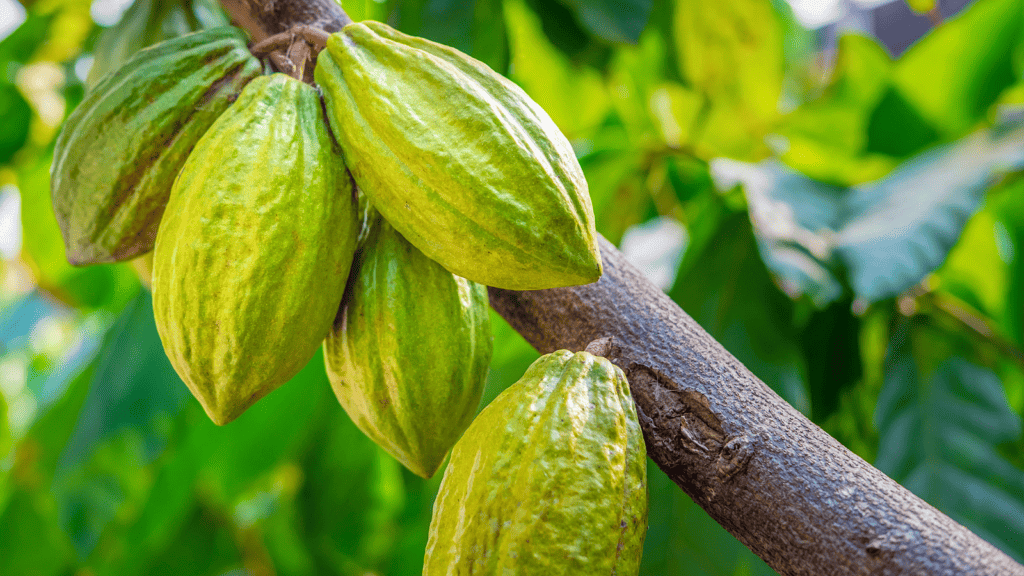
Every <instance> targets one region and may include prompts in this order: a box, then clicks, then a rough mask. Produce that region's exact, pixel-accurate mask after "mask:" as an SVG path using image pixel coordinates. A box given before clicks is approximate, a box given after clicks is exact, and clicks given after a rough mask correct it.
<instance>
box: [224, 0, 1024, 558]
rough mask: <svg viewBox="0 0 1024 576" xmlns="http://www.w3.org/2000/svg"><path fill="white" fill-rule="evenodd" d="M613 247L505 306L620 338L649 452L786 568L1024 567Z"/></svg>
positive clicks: (558, 336) (521, 316)
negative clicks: (912, 486)
mask: <svg viewBox="0 0 1024 576" xmlns="http://www.w3.org/2000/svg"><path fill="white" fill-rule="evenodd" d="M222 4H223V5H224V7H225V8H226V9H227V11H228V13H229V14H231V16H232V18H233V19H234V20H235V21H236V22H237V23H239V24H240V25H241V26H242V27H244V28H245V29H246V30H247V31H248V32H249V33H250V34H251V35H252V36H253V38H254V40H257V41H258V40H262V39H263V38H266V37H267V36H270V35H272V34H274V33H277V32H280V31H282V30H285V29H287V28H289V27H291V26H292V25H295V24H303V23H306V24H313V25H317V26H319V27H322V28H326V29H327V30H336V29H338V28H339V27H340V25H341V24H342V23H343V22H345V21H346V19H347V17H346V16H344V13H343V12H342V11H341V9H340V8H339V7H338V6H337V5H336V4H334V3H333V2H332V1H331V0H222ZM325 23H326V25H325ZM601 251H602V254H603V256H604V266H605V274H604V276H603V277H602V278H601V280H600V281H598V282H597V283H595V284H591V285H588V286H577V287H572V288H559V289H554V290H539V291H528V292H514V291H508V290H499V289H495V288H491V290H490V296H491V305H492V307H493V308H494V309H495V310H496V311H497V312H498V313H499V314H501V315H502V316H503V317H504V318H505V319H506V320H508V321H509V323H510V324H511V325H512V326H513V327H514V328H515V329H516V330H517V331H519V332H520V333H521V334H522V335H523V336H524V337H525V338H526V339H527V340H528V341H529V342H530V343H531V344H532V345H533V346H534V347H536V348H537V349H538V350H539V351H541V352H542V353H546V352H551V351H553V350H557V349H561V348H566V349H569V350H583V349H584V348H586V347H587V345H588V344H589V343H591V342H592V341H594V340H598V339H602V338H606V339H609V340H607V341H606V342H604V343H601V346H603V347H604V349H605V350H608V352H609V354H608V355H609V357H610V359H611V360H612V361H613V362H615V363H616V364H618V365H619V366H620V367H622V369H623V370H624V371H625V372H626V376H627V377H628V379H629V383H630V388H631V390H632V392H633V398H634V400H635V402H636V405H637V408H638V413H639V414H640V419H641V425H642V427H643V429H644V437H645V440H646V442H647V447H648V448H647V449H648V454H649V455H650V457H651V458H652V459H653V460H654V462H655V463H657V464H658V466H659V467H660V468H661V469H662V470H664V471H665V472H666V473H667V474H668V475H669V476H670V477H671V478H672V479H673V480H674V481H675V482H676V484H678V485H679V486H680V487H681V488H682V489H683V490H684V491H685V492H686V493H687V494H689V495H690V497H691V498H693V500H694V501H695V502H696V503H697V504H699V505H700V506H701V507H702V508H704V509H705V510H706V511H707V512H708V513H709V514H710V515H711V517H712V518H714V519H715V520H716V521H717V522H719V523H720V524H721V525H722V526H724V527H725V528H726V529H727V530H728V531H729V532H731V533H732V534H733V535H734V536H736V537H737V538H738V539H739V540H740V541H741V542H743V543H744V544H745V545H746V546H747V547H749V548H750V549H751V550H753V551H754V553H756V554H757V555H758V556H760V557H761V558H763V559H764V560H765V561H766V562H767V563H768V564H769V565H770V566H772V567H773V568H774V569H775V570H777V571H778V572H779V573H780V574H786V575H790V574H792V575H797V574H806V575H813V576H820V575H822V574H851V575H852V574H885V575H888V574H950V575H952V574H991V575H996V574H1000V575H1010V574H1016V575H1020V574H1022V573H1024V567H1022V566H1021V565H1019V564H1017V563H1016V562H1014V561H1013V560H1012V559H1011V558H1010V557H1009V556H1007V555H1006V554H1004V553H1003V552H1001V551H999V550H998V549H996V548H995V547H994V546H992V545H991V544H988V543H987V542H985V541H984V540H982V539H981V538H979V537H978V536H976V535H975V534H973V533H972V532H970V531H968V530H967V529H966V528H964V527H963V526H961V525H959V524H957V523H956V522H954V521H953V520H951V519H950V518H949V517H947V516H945V515H944V514H942V513H941V512H939V511H938V510H936V509H935V508H933V507H931V506H930V505H928V504H927V503H925V502H924V501H923V500H921V499H920V498H918V497H917V496H915V495H913V494H912V493H911V492H910V491H908V490H906V489H905V488H903V487H902V486H900V485H899V484H897V483H896V482H894V481H893V480H891V479H890V478H888V477H887V476H885V475H884V474H882V473H881V472H880V471H878V470H877V469H875V468H873V467H872V466H871V465H869V464H868V463H867V462H865V461H864V460H862V459H861V458H860V457H858V456H857V455H855V454H853V453H852V452H850V451H849V450H847V449H846V448H845V447H844V446H843V445H841V444H840V443H839V442H837V441H836V440H835V439H833V438H832V437H831V436H829V435H828V434H826V433H825V432H824V431H823V430H822V429H821V428H819V427H818V426H816V425H815V424H814V423H812V422H811V421H810V420H808V419H807V418H805V417H804V416H803V415H802V414H800V413H799V412H797V411H796V410H795V409H793V408H792V407H791V406H790V405H789V404H787V403H786V402H785V401H784V400H782V399H781V398H780V397H779V396H778V395H776V394H775V393H774V392H772V391H771V390H770V389H769V388H768V387H767V386H766V385H765V384H764V383H763V382H761V381H760V380H758V379H757V378H756V377H755V376H754V375H753V374H751V373H750V371H748V370H747V369H746V368H745V367H744V366H743V365H742V364H740V362H739V361H738V360H736V359H735V358H734V357H733V356H732V355H731V354H729V353H728V352H727V351H726V350H725V349H724V348H722V346H721V345H720V344H718V342H716V341H715V340H714V339H713V338H711V336H710V335H708V333H707V332H705V331H704V330H703V329H702V328H701V327H700V326H699V325H697V323H696V322H694V321H693V319H692V318H690V317H689V316H688V315H687V314H686V313H685V312H683V311H682V310H681V309H680V308H679V307H678V306H677V305H676V304H675V303H674V302H672V300H671V299H669V298H668V297H667V296H666V295H665V294H664V293H662V292H661V291H660V290H658V289H657V288H656V287H655V286H653V285H652V284H651V283H649V282H648V281H647V280H646V279H645V278H643V276H642V275H641V274H640V273H639V272H637V271H636V270H635V269H634V268H633V267H632V266H630V265H629V264H628V263H627V262H626V261H625V259H624V258H623V256H622V254H621V253H619V251H618V250H616V249H615V247H614V246H612V245H611V244H610V243H608V242H607V241H605V240H603V239H602V243H601Z"/></svg>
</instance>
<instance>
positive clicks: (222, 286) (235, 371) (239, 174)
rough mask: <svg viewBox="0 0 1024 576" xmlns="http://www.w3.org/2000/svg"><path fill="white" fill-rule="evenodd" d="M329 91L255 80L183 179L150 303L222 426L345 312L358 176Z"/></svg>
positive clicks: (305, 355)
mask: <svg viewBox="0 0 1024 576" xmlns="http://www.w3.org/2000/svg"><path fill="white" fill-rule="evenodd" d="M339 155H340V151H339V150H338V149H337V146H336V145H335V144H334V142H333V140H332V139H331V136H330V135H329V133H328V132H327V125H326V123H325V120H324V118H323V110H322V108H321V105H320V98H319V96H318V95H317V93H316V91H315V90H314V89H313V88H312V87H311V86H309V85H306V84H303V83H302V82H299V81H297V80H294V79H292V78H290V77H287V76H285V75H283V74H273V75H271V76H262V77H260V78H257V79H255V80H253V81H252V82H251V83H250V84H249V85H248V86H246V88H245V90H244V91H243V92H242V95H241V96H240V97H239V99H238V101H237V102H236V103H235V104H234V105H233V106H232V107H231V108H229V109H228V110H227V112H225V113H224V115H222V116H221V117H220V118H219V119H218V120H217V122H216V123H215V124H214V125H213V126H212V127H211V128H210V130H209V132H207V134H206V135H205V136H203V138H202V139H201V140H200V141H199V143H198V144H197V145H196V147H195V150H194V151H193V152H192V154H191V155H190V156H189V157H188V161H187V162H186V163H185V166H184V167H183V168H182V170H181V174H180V175H179V176H178V179H177V180H176V181H175V183H174V190H173V191H172V193H171V199H170V202H169V203H168V207H167V213H166V216H165V217H164V221H163V223H162V224H161V225H160V232H159V234H158V235H157V241H156V251H155V254H154V258H153V310H154V315H155V317H156V325H157V329H158V331H159V333H160V339H161V341H162V342H163V345H164V350H165V351H166V352H167V356H168V357H169V358H170V360H171V364H172V365H173V366H174V368H175V370H176V371H177V372H178V375H179V376H181V379H182V380H184V381H185V384H187V385H188V387H189V389H190V390H191V391H192V393H193V395H195V397H196V398H197V399H198V400H199V402H200V403H201V404H202V405H203V408H205V409H206V413H207V414H208V415H209V416H210V418H211V419H212V420H213V421H214V422H216V423H217V424H225V423H227V422H230V421H231V420H233V419H234V418H236V417H237V416H238V415H239V414H241V413H242V412H243V411H244V410H245V409H246V408H248V407H249V406H250V405H252V404H253V403H254V402H256V401H257V400H259V399H260V398H262V397H263V396H264V395H266V394H267V393H269V392H270V391H272V390H273V389H275V388H276V387H278V386H279V385H281V384H283V383H284V382H286V381H287V380H289V379H290V378H291V377H292V376H294V375H295V374H296V373H297V372H298V371H299V370H300V369H301V368H302V367H303V366H305V364H306V362H308V361H309V359H310V358H311V357H312V356H313V354H315V353H316V351H317V349H318V348H319V347H320V344H321V343H322V342H323V340H324V338H325V337H326V336H327V332H328V331H329V330H330V327H331V321H332V319H333V318H334V316H335V314H336V313H337V311H338V307H339V304H340V302H341V297H342V294H343V292H344V290H345V282H346V279H347V277H348V272H349V268H350V266H351V263H352V257H353V254H354V252H355V248H356V234H357V220H356V207H355V198H354V195H353V189H352V184H351V180H350V178H349V176H348V174H347V173H346V172H345V167H344V165H343V163H342V161H341V159H340V158H339Z"/></svg>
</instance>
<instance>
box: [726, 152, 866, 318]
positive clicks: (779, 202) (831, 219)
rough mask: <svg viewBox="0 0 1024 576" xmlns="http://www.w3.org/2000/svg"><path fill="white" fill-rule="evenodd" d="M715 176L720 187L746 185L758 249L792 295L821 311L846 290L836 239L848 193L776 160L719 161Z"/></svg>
mask: <svg viewBox="0 0 1024 576" xmlns="http://www.w3.org/2000/svg"><path fill="white" fill-rule="evenodd" d="M711 173H712V175H713V176H714V178H715V181H716V182H717V183H718V186H719V187H720V188H726V189H728V188H732V187H733V186H736V185H737V184H742V185H743V191H744V193H745V194H746V197H747V203H748V206H749V210H750V220H751V222H752V223H753V226H754V232H755V234H756V237H757V245H758V249H759V250H760V252H761V257H762V258H763V259H764V263H765V264H766V265H767V266H768V268H769V269H771V271H772V272H773V273H774V274H775V275H776V276H777V277H778V278H779V281H780V283H781V284H782V285H783V287H784V288H785V291H786V293H787V294H789V295H790V296H791V297H793V298H796V297H799V296H802V295H807V296H809V297H810V299H811V301H812V302H814V304H815V305H816V306H818V307H819V308H823V307H825V306H827V305H828V304H829V303H831V302H834V301H836V300H837V299H839V298H840V297H841V296H842V294H843V287H842V285H841V284H840V282H839V279H838V277H837V275H836V274H835V271H834V264H833V263H832V261H831V251H832V249H833V246H832V243H831V241H830V238H829V236H828V235H827V234H823V233H822V232H823V231H826V230H835V229H837V228H839V227H840V226H841V225H842V215H843V200H844V197H845V196H846V195H847V191H846V189H844V188H842V187H839V186H833V185H831V184H825V183H823V182H818V181H816V180H812V179H810V178H807V177H806V176H803V175H801V174H797V173H795V172H793V171H792V170H790V169H788V168H786V167H785V166H783V165H782V164H780V163H778V162H777V161H774V160H766V161H764V162H761V163H760V164H747V163H743V162H736V161H734V160H726V159H719V160H715V161H713V162H712V164H711Z"/></svg>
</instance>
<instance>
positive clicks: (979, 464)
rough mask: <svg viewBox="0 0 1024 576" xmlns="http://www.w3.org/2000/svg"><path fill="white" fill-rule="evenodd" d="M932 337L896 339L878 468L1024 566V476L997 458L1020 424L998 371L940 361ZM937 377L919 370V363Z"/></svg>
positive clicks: (901, 330) (907, 333)
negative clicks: (925, 360) (930, 366)
mask: <svg viewBox="0 0 1024 576" xmlns="http://www.w3.org/2000/svg"><path fill="white" fill-rule="evenodd" d="M934 336H935V335H934V334H929V333H926V332H925V331H924V330H923V329H922V328H920V327H917V326H915V325H913V324H910V323H908V322H903V323H902V324H901V325H900V326H899V327H898V328H897V330H896V331H895V333H894V334H893V337H892V340H891V341H890V346H889V355H888V358H887V359H886V375H885V382H884V384H883V388H882V392H881V394H880V396H879V399H878V406H877V408H876V412H875V419H876V424H877V426H878V430H879V433H880V435H881V442H880V446H879V450H878V459H877V460H876V461H875V465H876V466H877V467H878V468H879V469H880V470H882V471H883V472H885V473H886V474H888V475H889V476H891V477H892V478H893V479H895V480H897V481H898V482H900V483H902V484H903V485H904V486H906V487H907V488H909V489H910V490H911V491H913V492H914V493H915V494H917V495H918V496H920V497H921V498H923V499H925V500H926V501H928V502H929V503H931V504H932V505H934V506H935V507H936V508H938V509H939V510H942V511H943V512H945V513H946V514H948V515H949V516H950V517H952V518H953V519H954V520H957V521H958V522H960V523H962V524H964V525H965V526H967V527H968V528H969V529H971V530H972V531H974V532H975V533H977V534H978V535H979V536H981V537H983V538H985V539H987V540H988V541H989V542H991V543H992V544H993V545H995V546H997V547H999V548H1001V549H1002V550H1003V551H1004V552H1006V553H1008V554H1010V555H1011V556H1013V557H1014V558H1016V559H1017V560H1018V561H1021V560H1022V559H1024V544H1022V542H1021V540H1020V534H1021V533H1024V471H1021V470H1020V469H1018V468H1016V467H1014V466H1013V465H1011V464H1010V463H1009V462H1007V461H1006V460H1005V459H1004V458H1003V457H1002V456H1000V455H999V453H998V451H997V449H996V448H997V446H998V445H999V444H1001V443H1005V442H1012V441H1016V440H1018V439H1019V438H1020V435H1021V420H1020V416H1019V415H1017V414H1016V413H1014V412H1013V410H1012V409H1011V408H1010V406H1009V405H1008V404H1007V401H1006V394H1005V392H1004V391H1003V387H1002V384H1001V382H1000V380H999V378H998V376H996V375H995V374H994V373H993V372H992V371H990V370H988V369H987V368H983V367H981V366H978V365H976V364H973V363H971V362H969V361H968V360H966V359H964V358H962V357H959V356H955V355H954V356H952V357H948V356H945V355H943V358H942V359H941V360H939V359H937V358H932V357H934V356H936V355H937V351H936V349H935V344H934V341H935V338H934ZM922 355H923V356H927V357H929V358H931V360H932V362H934V363H935V364H936V367H935V368H934V370H931V371H928V370H926V369H922V368H921V366H920V365H921V360H920V359H919V360H915V358H920V357H921V356H922Z"/></svg>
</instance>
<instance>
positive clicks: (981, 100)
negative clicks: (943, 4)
mask: <svg viewBox="0 0 1024 576" xmlns="http://www.w3.org/2000/svg"><path fill="white" fill-rule="evenodd" d="M1022 20H1024V11H1022V10H1021V5H1020V2H1018V1H1017V0H981V1H979V2H973V3H971V5H970V6H968V7H967V8H966V9H965V10H964V11H963V12H961V13H960V14H958V15H957V16H956V17H954V18H951V19H950V20H948V21H946V22H944V23H943V24H942V25H941V26H939V27H937V28H935V29H934V30H933V31H932V32H931V33H929V34H928V35H927V36H925V37H924V38H922V39H921V40H919V41H918V42H917V43H916V44H914V45H913V46H912V47H911V48H910V49H909V50H907V52H906V53H905V54H904V55H903V56H902V57H901V58H900V59H899V61H898V62H897V63H896V66H895V68H894V70H893V81H894V83H895V85H896V87H897V88H898V90H899V93H900V95H901V96H903V97H905V98H906V100H907V102H908V103H909V104H910V105H911V106H913V107H914V108H916V109H917V110H919V111H920V112H921V114H922V115H923V116H924V117H925V118H927V119H928V122H929V123H930V124H932V125H934V126H936V127H938V128H939V129H940V130H942V132H943V133H944V134H946V135H951V136H958V135H960V134H962V133H963V132H964V131H966V130H967V129H969V128H970V127H971V126H972V125H973V124H974V122H976V121H977V120H978V119H979V118H981V117H982V116H983V115H984V114H985V111H986V110H987V109H988V107H989V105H991V104H992V103H993V102H994V101H995V100H996V98H997V97H998V96H999V93H1000V92H1002V90H1003V89H1004V88H1007V87H1008V86H1010V85H1011V84H1013V82H1014V81H1016V79H1017V78H1016V76H1015V74H1014V71H1013V62H1012V61H1013V59H1014V57H1015V56H1014V54H1015V52H1016V51H1017V50H1018V44H1019V42H1020V38H1021V26H1022Z"/></svg>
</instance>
